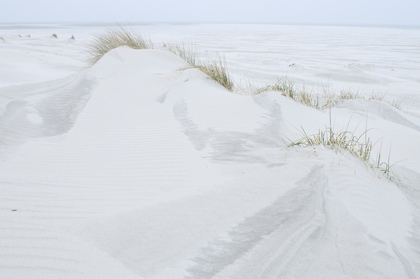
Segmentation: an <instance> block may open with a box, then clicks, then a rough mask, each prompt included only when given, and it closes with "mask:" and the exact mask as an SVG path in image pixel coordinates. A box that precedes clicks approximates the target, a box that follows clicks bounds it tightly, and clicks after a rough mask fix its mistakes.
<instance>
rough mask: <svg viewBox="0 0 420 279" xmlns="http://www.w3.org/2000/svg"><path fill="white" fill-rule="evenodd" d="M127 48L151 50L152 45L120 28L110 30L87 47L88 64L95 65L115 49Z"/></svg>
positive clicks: (137, 35) (134, 33) (131, 32)
mask: <svg viewBox="0 0 420 279" xmlns="http://www.w3.org/2000/svg"><path fill="white" fill-rule="evenodd" d="M121 46H128V47H130V48H133V49H149V48H153V44H152V43H151V42H150V41H149V40H146V39H144V38H143V36H141V35H140V34H138V33H136V32H134V31H129V30H126V29H124V28H123V27H120V28H118V29H115V30H112V29H108V30H107V31H106V33H105V34H102V35H97V36H95V37H94V38H93V40H92V42H91V44H90V45H89V46H88V51H89V53H90V56H91V57H90V59H89V61H90V63H91V65H93V64H95V63H96V62H97V61H98V60H99V59H101V58H102V56H104V55H105V54H106V53H107V52H109V51H110V50H113V49H115V48H117V47H121Z"/></svg>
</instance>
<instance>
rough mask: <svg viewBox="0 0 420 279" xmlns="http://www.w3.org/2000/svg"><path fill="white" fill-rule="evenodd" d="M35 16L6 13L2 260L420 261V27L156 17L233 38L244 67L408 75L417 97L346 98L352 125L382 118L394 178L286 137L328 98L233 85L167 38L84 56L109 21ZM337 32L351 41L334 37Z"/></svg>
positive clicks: (119, 269)
mask: <svg viewBox="0 0 420 279" xmlns="http://www.w3.org/2000/svg"><path fill="white" fill-rule="evenodd" d="M25 28H26V29H20V28H10V27H8V28H2V29H0V36H2V37H3V38H4V39H5V41H3V42H2V41H0V58H1V60H0V72H1V73H2V74H1V75H0V85H2V86H3V88H0V131H2V132H1V133H0V278H410V279H412V278H417V277H419V276H420V234H419V232H420V206H419V202H418V201H419V200H420V161H419V159H418V158H420V147H419V146H420V145H419V142H420V118H419V117H418V116H419V115H420V106H419V105H418V104H419V103H418V101H419V100H420V93H419V91H418V88H419V87H418V82H419V80H418V76H420V75H418V76H416V75H415V74H419V68H420V67H418V66H419V61H418V58H417V57H416V56H415V54H413V53H410V51H409V50H412V51H413V52H415V50H416V48H417V50H418V48H419V47H418V45H417V46H416V45H415V44H414V41H415V40H418V38H420V31H419V30H403V29H370V28H366V29H364V28H348V29H347V28H342V29H341V30H340V29H339V28H335V29H334V28H332V27H331V28H330V29H328V28H327V27H308V28H309V31H310V32H309V31H308V30H307V29H304V27H293V26H281V27H276V26H266V27H265V28H262V26H246V29H245V27H244V26H233V27H232V26H230V27H226V26H210V25H201V26H200V25H199V26H148V27H146V26H145V27H142V28H144V29H146V30H147V31H148V32H154V33H153V34H155V38H154V39H155V40H158V39H163V38H165V36H166V37H168V38H173V37H176V38H177V39H178V40H183V39H186V38H190V39H191V38H195V41H196V42H199V43H200V44H199V43H197V44H198V48H201V49H208V50H210V51H214V50H216V51H220V52H222V53H227V59H228V62H231V63H232V71H233V72H234V74H235V77H236V78H238V79H240V76H241V75H242V74H243V73H247V75H248V76H249V77H250V78H251V79H252V76H253V75H255V76H256V77H255V79H256V80H257V81H258V82H261V81H263V80H273V77H275V75H276V74H277V75H279V76H281V75H285V74H288V75H289V76H290V77H293V78H295V79H299V80H303V81H304V82H305V83H306V85H307V86H315V87H316V84H317V83H319V84H320V83H323V82H325V81H326V79H324V78H323V75H325V74H326V73H329V74H328V75H329V77H328V79H327V80H328V81H330V82H331V88H334V87H336V86H337V87H338V86H340V85H344V86H348V87H351V86H352V85H354V84H356V87H357V86H360V84H363V83H364V81H367V80H369V84H368V86H367V87H366V88H370V89H371V88H377V89H383V88H388V89H389V95H390V96H396V95H398V94H399V93H400V92H405V93H404V94H402V95H401V96H402V97H405V98H406V100H410V101H406V102H405V103H403V107H402V110H397V109H395V108H394V107H392V106H390V105H388V104H387V103H384V102H379V101H366V100H352V101H346V102H342V103H340V104H338V105H337V106H336V107H335V108H334V109H333V110H332V111H331V113H332V116H333V122H334V127H336V128H337V129H341V128H342V129H345V128H346V127H347V128H348V129H349V130H352V131H353V130H354V131H356V132H357V133H359V134H360V133H362V132H363V131H364V130H366V125H367V126H368V129H371V130H370V131H369V137H370V138H371V139H372V141H373V142H378V144H376V145H375V148H374V153H375V152H378V151H379V149H381V150H382V154H383V158H384V160H387V159H388V153H389V151H390V153H391V163H394V162H398V163H397V164H396V165H395V166H394V167H393V170H394V172H395V174H397V175H398V177H399V180H398V181H396V182H397V183H395V182H392V181H389V180H387V179H386V178H385V177H383V176H382V174H381V173H380V172H378V171H377V170H375V169H371V168H369V167H367V166H366V165H365V164H364V163H363V162H361V161H360V160H359V159H357V158H355V157H354V156H352V155H351V154H343V153H340V152H336V151H333V150H331V149H329V148H322V147H315V148H300V147H293V148H288V147H287V145H286V143H285V141H286V138H291V139H297V138H299V137H300V131H299V128H300V127H303V128H304V129H305V130H306V131H307V132H308V133H314V132H316V131H317V130H318V129H324V128H325V127H326V126H327V125H328V122H329V117H328V112H327V111H325V112H321V111H318V110H315V109H312V108H308V107H306V106H303V105H301V104H298V103H296V102H294V101H293V100H290V99H288V98H285V97H283V96H281V95H280V94H278V93H276V92H266V93H263V94H261V95H258V96H253V97H252V96H241V95H238V94H233V93H230V92H228V91H227V90H225V89H224V88H223V87H221V86H220V85H218V84H216V83H215V82H213V81H212V80H210V79H208V78H207V77H206V76H205V75H204V74H203V73H201V72H199V71H198V70H195V69H187V70H185V66H186V63H185V62H183V61H182V60H180V59H179V58H178V57H176V56H174V55H173V54H171V53H168V52H165V51H161V50H137V51H136V50H132V49H129V48H119V49H116V50H113V51H111V52H110V53H108V54H107V55H106V56H105V57H104V58H103V59H101V60H100V61H99V62H98V63H96V64H95V65H94V66H92V67H90V68H88V69H84V65H85V64H84V60H85V59H86V57H87V56H86V54H85V53H84V52H83V45H84V43H85V42H86V41H87V40H88V39H89V37H90V34H91V33H92V32H93V31H97V30H101V29H100V28H97V27H90V28H83V27H71V28H70V27H66V28H64V27H60V28H58V27H57V28H55V29H46V28H40V27H38V28H36V29H29V28H28V27H25ZM211 28H213V31H212V32H213V33H214V34H213V33H212V32H210V31H211V30H212V29H211ZM200 30H201V31H200ZM223 30H224V31H223ZM258 30H260V31H261V30H265V31H264V32H265V33H264V32H262V33H261V32H259V34H258V35H256V31H258ZM304 30H306V31H305V32H306V33H302V32H304ZM343 30H345V31H343ZM349 30H350V31H349ZM222 31H223V32H222ZM280 31H281V32H280ZM286 31H288V32H286ZM373 31H375V32H373ZM165 32H166V33H165ZM200 32H202V33H200ZM352 32H353V33H352ZM20 33H23V34H29V33H31V38H25V37H23V38H21V37H19V36H17V35H18V34H20ZM52 33H56V34H57V35H58V36H59V37H58V39H53V38H50V35H51V34H52ZM247 33H249V34H250V35H249V37H245V36H244V35H243V34H247ZM339 33H343V37H342V38H341V41H342V42H344V41H346V42H349V43H348V44H347V45H346V46H345V47H344V48H340V47H337V45H336V44H334V43H333V42H331V41H329V42H328V43H326V42H325V40H322V39H326V38H327V37H328V36H331V37H333V38H336V39H337V37H336V36H335V35H336V34H339ZM344 33H345V34H344ZM73 34H74V35H75V37H76V41H72V40H69V38H70V37H71V35H73ZM165 34H166V35H165ZM200 34H201V36H200ZM307 34H313V37H309V39H308V38H307V37H305V36H304V35H307ZM322 34H323V35H324V37H323V38H322V37H321V38H319V36H321V35H322ZM233 35H236V36H237V37H233ZM397 35H398V36H399V37H398V39H399V40H401V41H404V42H405V43H401V45H399V46H395V49H392V50H391V49H389V46H390V43H389V41H386V40H385V39H384V38H392V36H394V37H395V36H397ZM258 36H260V37H258ZM299 36H302V37H301V40H303V41H305V40H312V41H315V40H316V39H317V40H319V42H318V44H317V45H313V46H312V47H311V46H308V45H307V44H305V43H304V42H302V41H299V40H298V39H299ZM352 36H353V37H352ZM354 36H360V41H359V43H360V46H359V47H358V41H357V40H356V39H355V38H354ZM78 38H79V39H78ZM203 38H205V39H203ZM214 38H219V41H217V40H215V39H214ZM227 38H231V40H232V42H231V43H229V44H226V41H223V40H224V39H226V40H227ZM255 38H260V39H259V40H255ZM273 38H274V39H273ZM275 38H277V39H275ZM280 38H281V40H283V41H284V42H286V43H287V44H288V46H285V44H286V43H284V44H281V43H280V41H279V40H280ZM287 38H289V39H287ZM202 39H203V40H202ZM270 40H271V41H270ZM337 40H338V39H337ZM369 40H370V41H369ZM389 40H391V39H389ZM191 41H192V40H191ZM372 41H376V42H377V43H378V44H380V47H379V48H378V49H380V50H382V51H385V52H386V53H388V54H389V56H385V54H384V53H381V52H380V51H379V50H378V49H375V50H374V51H370V52H369V47H372V48H375V47H374V45H368V46H365V45H364V43H366V42H372ZM237 42H241V43H237ZM245 42H246V43H245ZM407 42H411V43H412V44H408V43H407ZM391 45H392V44H391ZM419 45H420V44H419ZM221 46H223V47H221ZM285 47H288V48H290V50H289V53H287V54H285V53H281V49H284V48H285ZM229 49H230V50H229ZM270 49H272V52H271V53H270V52H269V50H270ZM251 50H253V52H251ZM320 50H323V51H320ZM352 50H353V51H355V52H357V53H353V52H351V51H352ZM325 51H329V52H325ZM340 51H342V52H345V53H347V56H345V57H344V56H342V55H340V53H339V52H340ZM358 51H360V52H358ZM305 53H306V54H305ZM291 54H293V55H294V56H291ZM374 54H375V55H378V57H379V58H375V57H373V55H374ZM270 55H271V57H272V59H274V60H273V61H271V60H269V59H270V58H269V57H270ZM381 55H383V56H381ZM235 56H236V58H235ZM280 57H282V58H280ZM403 57H405V58H407V59H406V60H404V58H403ZM408 58H410V59H411V60H409V59H408ZM416 59H417V60H416ZM286 60H287V63H289V61H290V62H292V63H295V65H294V66H292V67H289V66H288V64H287V63H284V62H285V61H286ZM349 61H352V63H351V64H350V63H349ZM378 61H384V62H383V64H381V63H379V62H378ZM322 63H325V65H322ZM378 63H379V64H378ZM296 65H303V67H300V66H296ZM391 65H392V68H393V69H394V71H391V70H390V69H389V72H388V71H387V70H386V69H387V67H388V66H390V67H391ZM264 66H266V67H264ZM276 67H277V68H276ZM285 67H287V68H296V71H291V70H290V71H286V70H285V69H286V68H285ZM179 69H184V70H179ZM274 69H277V71H278V72H274V73H269V71H270V70H274ZM302 69H305V70H302ZM337 69H339V70H337ZM340 69H341V70H340ZM396 72H397V74H396ZM3 73H4V74H3ZM333 73H334V74H333ZM384 80H387V81H389V82H384ZM28 82H30V83H32V84H27V83H28ZM343 82H344V83H343ZM370 89H369V90H370ZM366 94H370V92H366ZM366 123H367V124H366Z"/></svg>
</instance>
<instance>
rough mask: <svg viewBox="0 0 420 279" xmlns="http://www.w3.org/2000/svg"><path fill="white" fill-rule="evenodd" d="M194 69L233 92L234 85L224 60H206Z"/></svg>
mask: <svg viewBox="0 0 420 279" xmlns="http://www.w3.org/2000/svg"><path fill="white" fill-rule="evenodd" d="M196 67H197V69H199V70H200V71H202V72H203V73H205V74H206V75H208V76H209V77H210V78H211V79H213V80H214V81H216V82H218V83H219V84H220V85H222V86H223V87H225V88H226V89H227V90H229V91H233V89H234V83H233V80H232V78H231V76H230V74H229V71H228V70H227V67H226V63H225V61H224V60H222V59H219V60H207V61H204V62H203V63H201V64H200V65H198V66H196Z"/></svg>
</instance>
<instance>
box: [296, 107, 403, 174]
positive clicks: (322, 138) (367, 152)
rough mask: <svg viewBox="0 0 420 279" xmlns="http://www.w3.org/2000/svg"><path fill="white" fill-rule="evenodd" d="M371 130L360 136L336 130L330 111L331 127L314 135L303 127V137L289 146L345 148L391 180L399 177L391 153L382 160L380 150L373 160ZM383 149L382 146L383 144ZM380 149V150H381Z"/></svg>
mask: <svg viewBox="0 0 420 279" xmlns="http://www.w3.org/2000/svg"><path fill="white" fill-rule="evenodd" d="M368 131H369V130H367V129H366V130H365V132H364V133H362V134H361V135H359V136H356V135H355V134H354V133H353V132H350V131H339V132H336V131H334V129H333V128H332V127H331V112H330V127H329V128H327V129H325V130H319V131H318V133H316V134H313V135H308V134H307V133H306V131H305V130H304V129H303V128H302V137H301V138H300V139H298V140H296V141H290V144H289V147H292V146H302V147H309V146H317V145H320V146H328V147H330V148H331V149H334V150H344V151H345V152H348V153H350V154H352V155H354V156H356V157H357V158H359V159H360V160H361V161H363V162H364V163H365V164H366V165H368V166H369V167H371V168H373V169H378V170H380V171H382V172H383V173H384V175H385V177H386V178H387V179H389V180H393V179H394V178H398V177H397V176H396V175H395V174H394V173H393V172H392V169H391V168H392V166H393V165H394V164H390V156H391V155H390V153H389V156H388V161H387V162H384V161H382V160H381V152H380V151H379V153H378V155H377V158H376V160H372V149H373V146H374V144H373V143H372V141H371V140H370V138H369V137H368V136H367V134H368ZM381 149H382V146H381ZM381 149H380V150H381Z"/></svg>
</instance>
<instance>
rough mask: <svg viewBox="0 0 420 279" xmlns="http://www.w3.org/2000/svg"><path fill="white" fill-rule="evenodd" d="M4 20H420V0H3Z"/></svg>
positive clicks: (377, 22)
mask: <svg viewBox="0 0 420 279" xmlns="http://www.w3.org/2000/svg"><path fill="white" fill-rule="evenodd" d="M0 11H1V13H0V14H1V16H0V22H2V23H55V22H109V23H121V24H124V23H142V22H150V23H168V22H169V23H171V22H173V23H189V22H192V23H195V22H238V23H291V24H352V25H404V26H407V25H408V26H420V0H317V1H314V0H253V1H251V0H204V1H199V0H195V1H194V0H160V1H159V0H148V1H145V0H0Z"/></svg>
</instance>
